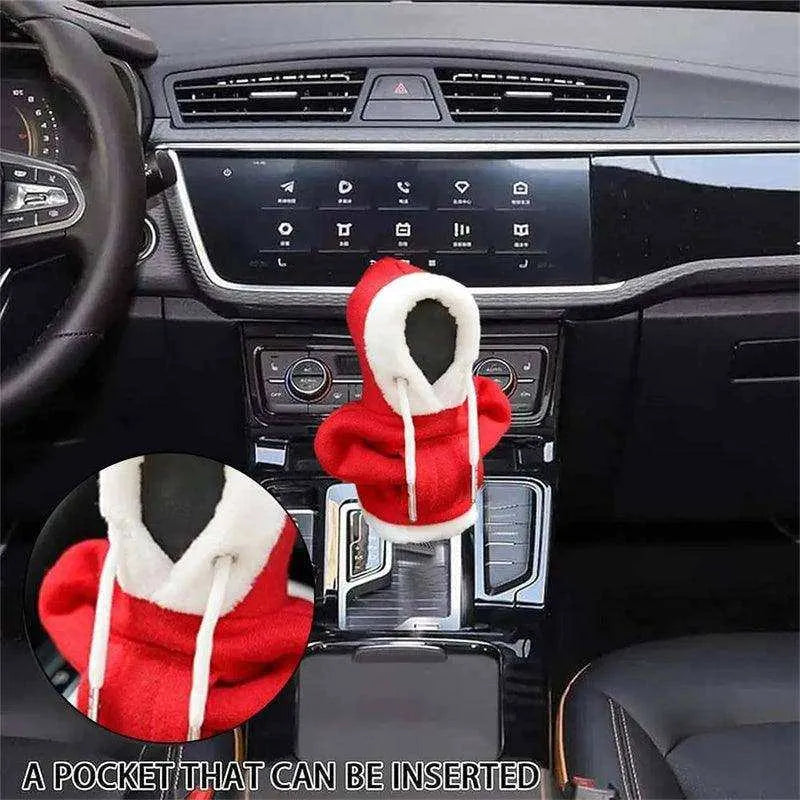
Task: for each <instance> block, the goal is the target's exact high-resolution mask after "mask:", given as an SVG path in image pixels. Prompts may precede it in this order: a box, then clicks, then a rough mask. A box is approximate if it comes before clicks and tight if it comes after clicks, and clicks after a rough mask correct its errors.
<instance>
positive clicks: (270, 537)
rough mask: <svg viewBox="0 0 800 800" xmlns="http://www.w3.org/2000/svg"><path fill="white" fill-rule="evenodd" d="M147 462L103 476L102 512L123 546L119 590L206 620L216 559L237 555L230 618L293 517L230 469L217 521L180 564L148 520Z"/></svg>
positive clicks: (227, 606)
mask: <svg viewBox="0 0 800 800" xmlns="http://www.w3.org/2000/svg"><path fill="white" fill-rule="evenodd" d="M143 461H144V458H143V457H139V458H131V459H128V460H127V461H121V462H119V463H118V464H114V465H113V466H111V467H107V468H106V469H104V470H101V472H100V476H99V478H98V485H99V489H100V513H101V514H102V515H103V517H104V519H105V520H106V522H107V523H108V538H109V541H112V542H116V543H117V545H118V550H119V556H118V565H117V581H118V583H119V585H120V587H121V588H122V589H123V591H125V592H127V593H128V594H130V595H133V596H134V597H140V598H142V599H143V600H149V601H150V602H152V603H155V604H156V605H159V606H161V607H162V608H167V609H170V610H171V611H181V612H184V613H186V614H200V615H202V614H203V613H204V611H205V607H206V602H207V599H208V594H209V592H210V590H211V584H212V581H213V577H214V560H215V559H216V558H217V557H218V556H222V555H232V556H233V557H234V563H233V565H232V567H231V572H230V578H229V580H228V583H227V588H226V591H225V596H224V599H223V603H222V612H221V613H222V614H227V613H228V612H229V611H231V610H232V609H233V608H234V607H235V606H236V604H237V603H239V602H240V601H241V600H242V599H243V598H244V597H245V596H246V595H247V593H248V592H249V591H250V587H251V586H252V585H253V581H255V579H256V577H258V574H259V573H260V572H261V570H262V569H263V568H264V565H265V564H266V563H267V559H268V558H269V556H270V554H271V553H272V550H273V548H274V547H275V544H276V543H277V541H278V538H279V537H280V534H281V531H282V530H283V526H284V524H285V523H286V512H285V511H284V510H283V509H282V508H281V506H280V504H279V503H278V501H277V500H275V498H274V497H272V495H270V493H269V492H267V491H266V490H265V489H264V488H263V487H261V486H260V485H259V484H258V483H256V482H255V481H254V480H252V479H251V478H249V477H247V475H244V474H242V473H241V472H238V471H237V470H235V469H232V468H231V467H227V466H226V467H225V468H224V475H225V485H224V487H223V489H222V496H221V497H220V500H219V502H218V503H217V507H216V510H215V511H214V516H213V517H212V518H211V520H210V521H209V523H208V524H207V525H206V527H205V528H204V529H203V531H202V532H201V533H200V534H199V535H198V536H197V538H196V539H195V540H194V541H193V542H192V543H191V544H190V545H189V548H188V549H187V550H186V552H185V553H184V554H183V555H182V556H181V557H180V558H179V559H178V560H177V561H176V562H174V563H173V562H172V560H171V559H170V558H169V556H167V554H166V553H165V552H164V551H163V550H162V549H161V548H160V547H159V546H158V544H156V542H155V540H154V539H153V537H152V536H151V535H150V532H149V531H148V530H147V528H146V527H145V525H144V523H143V522H142V504H141V483H142V481H141V465H142V462H143Z"/></svg>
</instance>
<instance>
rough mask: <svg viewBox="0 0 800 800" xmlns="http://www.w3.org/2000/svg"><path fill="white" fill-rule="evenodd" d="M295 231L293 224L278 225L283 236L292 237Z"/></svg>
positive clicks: (283, 223) (282, 223)
mask: <svg viewBox="0 0 800 800" xmlns="http://www.w3.org/2000/svg"><path fill="white" fill-rule="evenodd" d="M292 231H294V225H292V223H291V222H281V223H279V224H278V233H279V234H280V235H281V236H291V235H292Z"/></svg>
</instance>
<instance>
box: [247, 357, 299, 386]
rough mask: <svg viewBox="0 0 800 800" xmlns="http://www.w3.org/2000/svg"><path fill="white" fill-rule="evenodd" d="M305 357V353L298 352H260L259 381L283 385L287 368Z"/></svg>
mask: <svg viewBox="0 0 800 800" xmlns="http://www.w3.org/2000/svg"><path fill="white" fill-rule="evenodd" d="M306 356H307V354H306V353H304V352H300V351H287V352H283V351H279V350H262V351H261V352H260V353H259V359H260V362H261V380H263V381H279V382H281V383H283V381H284V379H285V378H286V373H287V372H288V370H289V367H291V366H292V364H294V363H295V362H296V361H299V360H300V359H301V358H306Z"/></svg>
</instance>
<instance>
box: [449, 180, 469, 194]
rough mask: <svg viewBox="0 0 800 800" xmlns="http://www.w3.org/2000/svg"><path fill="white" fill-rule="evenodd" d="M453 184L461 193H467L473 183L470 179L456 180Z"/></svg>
mask: <svg viewBox="0 0 800 800" xmlns="http://www.w3.org/2000/svg"><path fill="white" fill-rule="evenodd" d="M453 186H455V187H456V191H457V192H458V193H459V194H466V193H467V192H468V191H469V187H470V186H471V184H470V182H469V181H456V182H455V183H454V184H453Z"/></svg>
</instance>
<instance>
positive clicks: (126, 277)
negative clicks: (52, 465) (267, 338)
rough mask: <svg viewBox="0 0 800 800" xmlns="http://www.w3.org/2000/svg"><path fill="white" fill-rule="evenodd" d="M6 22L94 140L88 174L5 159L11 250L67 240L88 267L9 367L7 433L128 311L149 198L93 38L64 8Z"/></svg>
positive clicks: (114, 81)
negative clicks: (77, 110)
mask: <svg viewBox="0 0 800 800" xmlns="http://www.w3.org/2000/svg"><path fill="white" fill-rule="evenodd" d="M76 5H80V4H76ZM2 13H3V15H4V16H5V17H7V18H8V19H9V20H10V21H11V23H12V24H14V25H16V26H17V28H18V29H19V30H20V31H21V32H22V33H24V34H26V35H27V36H29V37H30V38H31V39H33V40H34V41H35V42H36V43H37V44H38V45H39V46H40V48H41V50H42V54H43V56H44V59H45V63H46V65H47V69H48V71H49V73H50V76H51V77H52V78H53V80H54V81H56V82H58V83H60V84H61V85H62V86H63V87H65V88H66V89H67V90H68V91H69V92H70V93H71V94H72V96H73V97H74V98H75V100H76V101H77V102H78V103H79V105H80V106H81V107H82V109H83V112H84V117H85V121H86V125H87V129H88V133H89V137H90V140H91V145H90V154H89V158H88V163H87V167H86V169H85V170H84V171H82V174H80V175H76V174H74V173H73V172H71V171H70V170H69V169H66V168H65V167H63V166H60V165H58V164H54V163H51V162H48V161H43V160H40V159H35V158H28V157H26V156H21V155H19V154H18V153H14V152H11V151H8V150H0V162H2V183H3V185H2V192H1V193H0V195H1V196H2V202H3V223H4V224H3V227H2V233H0V246H1V247H2V249H3V250H4V251H7V250H8V249H9V248H12V247H17V246H20V245H22V244H26V245H29V244H30V243H31V242H39V241H44V240H45V239H52V238H56V237H58V238H60V239H62V240H63V245H64V248H65V249H66V250H68V251H70V252H73V253H74V254H75V255H76V257H77V260H78V261H79V263H80V276H79V278H78V279H77V281H76V282H75V284H74V286H73V288H72V290H71V292H70V293H69V295H68V296H67V298H66V300H65V301H64V303H63V305H62V306H61V308H60V309H59V310H58V313H57V314H56V315H55V317H54V319H53V320H52V321H51V322H50V324H49V326H48V327H47V328H46V329H45V330H44V331H43V332H42V333H41V335H40V336H39V337H38V339H36V341H35V342H33V343H32V344H31V346H30V347H29V348H28V349H27V350H26V351H25V352H24V353H23V354H22V355H21V356H19V358H18V359H17V360H16V361H15V362H14V363H13V364H10V365H8V366H6V365H3V370H2V373H1V374H0V421H2V423H3V424H6V423H11V422H14V421H16V420H18V419H19V418H20V417H22V416H23V415H25V414H26V413H28V412H29V411H31V410H32V409H33V408H35V407H36V406H37V405H39V404H40V403H41V402H42V400H43V399H45V398H46V397H47V395H48V394H49V393H50V392H51V391H53V390H54V389H55V388H56V387H58V386H59V385H60V384H62V383H63V382H64V381H65V380H66V379H67V378H68V377H70V376H71V375H72V374H73V373H75V372H76V371H77V370H78V368H79V367H80V366H81V365H82V364H83V363H84V362H85V361H86V360H87V358H88V357H89V356H90V355H91V353H92V352H93V351H94V349H95V348H96V347H97V345H98V344H99V343H100V342H101V341H102V339H103V337H104V335H105V334H106V332H107V331H108V329H109V327H110V326H111V325H112V323H113V322H114V321H115V320H116V319H117V318H119V317H120V316H121V315H122V314H123V313H124V312H125V311H126V310H127V307H128V301H129V296H130V288H131V285H132V282H133V277H134V267H135V264H136V256H137V251H138V249H139V246H140V244H141V233H142V228H143V225H144V217H145V200H146V193H145V174H144V158H143V154H142V143H141V140H140V137H139V131H138V130H137V125H136V118H135V113H134V110H133V109H132V108H131V105H130V102H129V100H128V98H127V96H126V95H125V91H124V89H123V87H122V85H121V83H120V81H119V78H118V77H117V75H116V73H115V72H114V69H113V67H112V66H111V64H110V63H109V60H108V56H107V55H105V54H104V53H103V51H102V50H101V49H100V47H99V46H98V44H97V42H96V41H95V39H94V38H93V36H92V35H91V34H90V33H89V32H88V31H87V30H85V29H84V27H82V26H81V25H79V24H76V23H75V22H74V21H72V20H70V19H65V18H64V16H63V7H62V5H61V3H52V2H50V1H49V0H48V2H47V3H41V2H31V0H4V3H3V8H2ZM32 209H35V210H32ZM7 277H8V271H4V272H0V283H6V284H8V283H10V281H7V280H6V279H7ZM9 302H13V298H12V297H8V296H6V297H4V298H3V301H2V304H0V324H2V320H3V318H4V317H5V316H6V314H5V311H6V308H7V306H8V303H9Z"/></svg>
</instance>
